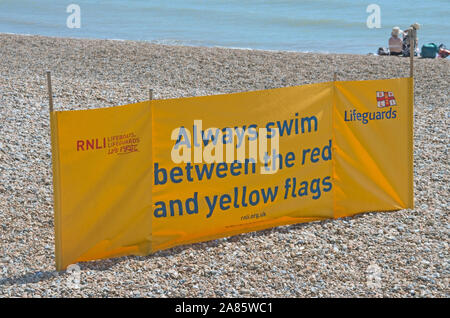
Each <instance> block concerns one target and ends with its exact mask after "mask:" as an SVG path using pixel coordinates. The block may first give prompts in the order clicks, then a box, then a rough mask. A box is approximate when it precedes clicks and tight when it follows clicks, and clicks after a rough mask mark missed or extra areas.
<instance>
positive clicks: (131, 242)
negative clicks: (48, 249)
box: [52, 102, 152, 269]
mask: <svg viewBox="0 0 450 318" xmlns="http://www.w3.org/2000/svg"><path fill="white" fill-rule="evenodd" d="M52 116H53V122H54V124H53V130H54V131H53V133H52V135H53V136H54V137H53V143H52V144H53V157H54V158H55V159H57V160H56V161H57V162H54V166H53V171H54V175H55V179H54V189H55V233H56V237H55V240H56V253H55V254H56V266H57V268H58V269H63V268H65V267H67V266H68V265H70V264H72V263H74V262H79V261H87V260H92V259H99V258H106V257H113V256H121V255H128V254H135V255H144V254H148V253H149V252H151V244H150V241H151V222H152V217H151V215H152V214H151V210H152V209H151V188H152V177H151V175H152V171H151V157H152V143H151V141H152V138H151V134H152V128H151V122H152V120H151V108H150V104H149V102H144V103H139V104H134V105H128V106H119V107H113V108H102V109H94V110H81V111H64V112H54V113H53V114H52Z"/></svg>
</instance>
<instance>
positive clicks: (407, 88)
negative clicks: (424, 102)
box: [333, 78, 414, 217]
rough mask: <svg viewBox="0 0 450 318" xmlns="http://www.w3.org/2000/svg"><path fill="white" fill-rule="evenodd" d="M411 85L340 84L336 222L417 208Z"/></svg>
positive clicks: (388, 82) (397, 82)
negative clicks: (340, 219) (364, 214)
mask: <svg viewBox="0 0 450 318" xmlns="http://www.w3.org/2000/svg"><path fill="white" fill-rule="evenodd" d="M411 83H412V80H411V79H409V78H403V79H388V80H375V81H352V82H336V95H335V98H334V103H335V105H334V106H335V107H334V120H333V125H334V130H333V131H334V143H335V153H334V154H335V157H334V161H333V163H334V176H335V178H334V204H335V208H334V213H335V217H343V216H350V215H354V214H356V213H360V212H369V211H389V210H398V209H405V208H412V207H413V204H414V202H413V158H412V156H413V155H412V154H413V149H412V145H413V140H412V137H413V136H412V124H413V118H412V116H413V101H412V94H411V93H412V84H411Z"/></svg>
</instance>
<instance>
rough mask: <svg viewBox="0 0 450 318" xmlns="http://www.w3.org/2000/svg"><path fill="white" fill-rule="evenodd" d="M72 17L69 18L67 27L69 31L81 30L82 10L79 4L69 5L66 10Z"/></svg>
mask: <svg viewBox="0 0 450 318" xmlns="http://www.w3.org/2000/svg"><path fill="white" fill-rule="evenodd" d="M66 12H67V13H70V15H69V16H68V17H67V20H66V26H67V27H68V28H69V29H79V28H81V8H80V6H79V5H78V4H74V3H72V4H69V5H68V6H67V9H66Z"/></svg>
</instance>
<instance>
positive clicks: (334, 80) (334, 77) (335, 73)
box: [333, 72, 337, 82]
mask: <svg viewBox="0 0 450 318" xmlns="http://www.w3.org/2000/svg"><path fill="white" fill-rule="evenodd" d="M336 80H337V72H334V74H333V82H336Z"/></svg>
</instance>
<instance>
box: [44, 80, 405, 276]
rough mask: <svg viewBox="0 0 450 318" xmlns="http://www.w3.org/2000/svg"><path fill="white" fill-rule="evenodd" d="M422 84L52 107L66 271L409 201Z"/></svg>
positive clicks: (58, 224)
mask: <svg viewBox="0 0 450 318" xmlns="http://www.w3.org/2000/svg"><path fill="white" fill-rule="evenodd" d="M412 83H413V82H412V79H411V78H400V79H387V80H371V81H338V82H327V83H319V84H311V85H302V86H295V87H285V88H277V89H269V90H262V91H253V92H243V93H235V94H225V95H215V96H201V97H190V98H180V99H168V100H153V101H146V102H141V103H136V104H130V105H125V106H117V107H111V108H101V109H91V110H77V111H54V112H52V113H51V129H52V154H53V156H52V158H53V159H52V160H53V176H54V179H53V180H54V181H53V184H54V211H55V246H56V250H55V252H56V253H55V254H56V266H57V269H58V270H61V269H64V268H66V267H67V266H68V265H70V264H73V263H76V262H80V261H88V260H94V259H102V258H109V257H117V256H123V255H148V254H150V253H152V252H155V251H158V250H161V249H167V248H170V247H173V246H176V245H181V244H188V243H194V242H200V241H205V240H211V239H216V238H220V237H225V236H230V235H235V234H239V233H244V232H249V231H257V230H262V229H266V228H269V227H274V226H279V225H285V224H293V223H300V222H308V221H313V220H322V219H328V218H339V217H345V216H352V215H355V214H358V213H362V212H369V211H392V210H399V209H406V208H412V207H413V158H412V155H413V144H412V143H413V134H412V131H413V130H412V128H413V92H412V90H413V87H412ZM252 147H253V148H252ZM254 147H256V148H254ZM275 149H276V151H275Z"/></svg>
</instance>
